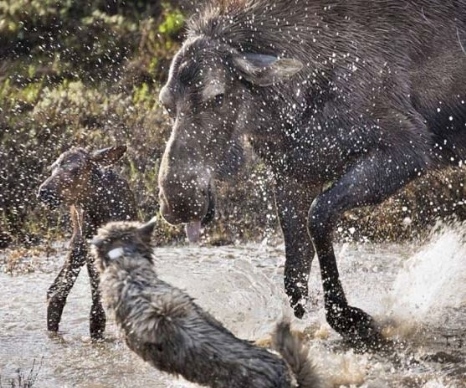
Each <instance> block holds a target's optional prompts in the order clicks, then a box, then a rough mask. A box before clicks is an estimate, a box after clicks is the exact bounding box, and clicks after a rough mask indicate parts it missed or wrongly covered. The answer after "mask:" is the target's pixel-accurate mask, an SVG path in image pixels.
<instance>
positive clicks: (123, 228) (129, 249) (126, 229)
mask: <svg viewBox="0 0 466 388" xmlns="http://www.w3.org/2000/svg"><path fill="white" fill-rule="evenodd" d="M154 227H155V220H154V219H152V220H150V221H149V222H147V223H146V224H142V223H140V222H128V221H117V222H109V223H108V224H106V225H105V226H103V227H101V228H99V230H98V232H97V235H96V236H95V237H94V238H93V239H92V241H91V249H92V254H93V256H94V258H95V260H96V266H97V268H98V269H99V271H100V272H103V271H104V270H105V268H106V267H107V266H108V265H109V264H110V263H111V261H112V260H116V259H117V258H119V257H121V256H130V255H134V254H136V253H137V254H138V256H139V257H141V258H142V259H146V260H148V261H149V262H151V263H152V262H153V257H152V244H151V237H152V232H153V231H154Z"/></svg>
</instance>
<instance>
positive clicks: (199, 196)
mask: <svg viewBox="0 0 466 388" xmlns="http://www.w3.org/2000/svg"><path fill="white" fill-rule="evenodd" d="M159 199H160V212H161V213H162V216H163V218H165V220H166V221H167V222H168V223H170V224H174V225H175V224H181V223H189V222H193V221H201V220H203V219H204V217H205V216H206V214H207V211H208V209H209V195H208V191H207V188H206V189H202V188H197V187H191V188H189V189H188V188H186V187H185V188H183V189H180V188H176V187H173V186H172V185H169V187H163V186H161V188H160V194H159Z"/></svg>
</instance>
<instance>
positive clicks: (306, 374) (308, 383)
mask: <svg viewBox="0 0 466 388" xmlns="http://www.w3.org/2000/svg"><path fill="white" fill-rule="evenodd" d="M272 348H273V349H274V350H275V351H277V352H278V353H280V355H281V356H282V357H283V359H284V360H285V361H286V362H287V363H288V365H289V367H290V369H291V371H292V372H293V374H294V377H295V379H296V382H297V385H298V387H300V388H319V387H321V386H322V385H321V381H320V378H319V375H318V373H317V371H316V370H315V367H314V364H313V363H312V362H311V360H310V359H309V357H308V348H307V347H306V346H304V344H303V342H302V341H301V339H300V338H298V337H297V336H296V335H294V334H293V333H292V332H291V328H290V322H289V321H287V320H282V321H280V322H279V323H278V324H277V327H276V328H275V332H274V333H273V336H272Z"/></svg>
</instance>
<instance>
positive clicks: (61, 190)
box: [37, 146, 136, 340]
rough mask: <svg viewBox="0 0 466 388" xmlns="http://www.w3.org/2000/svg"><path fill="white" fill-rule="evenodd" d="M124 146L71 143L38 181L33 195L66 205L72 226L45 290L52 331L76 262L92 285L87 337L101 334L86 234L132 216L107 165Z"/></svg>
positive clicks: (130, 203)
mask: <svg viewBox="0 0 466 388" xmlns="http://www.w3.org/2000/svg"><path fill="white" fill-rule="evenodd" d="M125 151H126V146H115V147H110V148H105V149H101V150H98V151H95V152H92V153H91V152H88V151H86V150H85V149H83V148H72V149H71V150H69V151H66V152H64V153H62V154H61V155H60V156H59V158H58V159H57V160H56V161H55V162H54V163H53V164H52V166H51V170H52V173H51V175H50V177H48V178H47V179H46V180H45V182H43V183H42V184H41V186H40V187H39V191H38V194H37V195H38V197H39V199H40V200H41V201H43V202H45V203H46V204H48V205H49V206H50V207H51V208H56V207H57V206H58V205H60V204H66V205H69V206H70V215H71V221H72V226H73V235H72V238H71V242H70V251H69V254H68V256H67V258H66V260H65V264H64V265H63V268H62V269H61V271H60V273H59V274H58V276H57V277H56V279H55V281H54V282H53V284H52V285H51V286H50V288H49V290H48V292H47V302H48V306H47V329H48V330H49V331H52V332H57V331H58V328H59V324H60V319H61V316H62V313H63V308H64V307H65V303H66V298H67V297H68V294H69V293H70V291H71V288H72V287H73V285H74V282H75V281H76V278H77V276H78V274H79V271H80V269H81V267H82V266H83V265H84V264H86V266H87V270H88V273H89V278H90V284H91V291H92V307H91V313H90V335H91V338H92V339H93V340H98V339H101V338H102V337H103V332H104V330H105V322H106V318H105V312H104V310H103V308H102V304H101V300H100V293H99V288H98V287H99V276H98V273H97V272H96V270H95V267H94V263H93V260H91V259H90V257H88V246H87V243H86V239H87V238H90V237H92V236H93V235H94V234H95V233H96V232H97V229H98V227H99V226H101V225H104V224H105V223H107V222H109V221H112V220H113V221H116V220H134V219H136V204H135V200H134V196H133V193H132V192H131V190H130V188H129V186H128V183H127V182H126V180H124V179H123V178H121V177H120V176H118V175H117V174H116V173H115V172H114V171H112V170H111V169H109V168H107V167H108V166H110V165H112V164H114V163H115V162H116V161H117V160H119V159H120V158H121V157H122V156H123V154H124V153H125Z"/></svg>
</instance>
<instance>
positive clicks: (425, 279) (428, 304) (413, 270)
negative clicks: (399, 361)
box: [386, 223, 466, 337]
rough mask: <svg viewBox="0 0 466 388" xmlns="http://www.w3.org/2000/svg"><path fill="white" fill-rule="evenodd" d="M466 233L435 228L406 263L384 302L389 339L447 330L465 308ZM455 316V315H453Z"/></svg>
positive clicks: (458, 227) (461, 228) (455, 226)
mask: <svg viewBox="0 0 466 388" xmlns="http://www.w3.org/2000/svg"><path fill="white" fill-rule="evenodd" d="M465 285H466V229H465V225H464V224H460V223H454V224H450V225H445V224H439V225H438V226H437V227H436V228H434V231H433V232H432V233H431V235H430V238H429V239H428V241H427V243H426V244H424V245H423V247H422V248H421V249H420V250H419V251H418V252H417V253H415V254H414V255H413V256H412V257H410V258H409V259H408V260H406V261H405V262H404V263H403V265H402V268H401V269H400V271H399V273H398V275H397V277H396V278H395V281H394V283H393V288H392V291H391V293H390V295H389V297H388V298H387V300H386V303H387V304H388V309H387V310H388V311H389V313H388V315H387V317H388V318H389V319H392V320H393V321H394V322H396V323H395V325H394V326H392V327H391V329H388V332H389V333H390V336H391V335H393V334H395V335H396V336H401V337H405V336H409V335H410V334H412V333H413V332H419V330H421V329H429V328H439V327H441V326H444V325H448V326H451V324H452V322H451V317H452V315H453V316H455V315H456V316H457V315H458V312H459V311H460V310H461V309H462V308H463V309H464V307H465V306H466V287H465ZM455 313H456V314H455Z"/></svg>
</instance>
